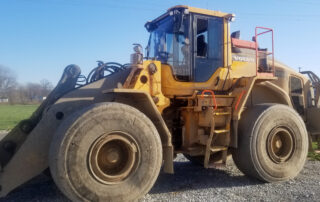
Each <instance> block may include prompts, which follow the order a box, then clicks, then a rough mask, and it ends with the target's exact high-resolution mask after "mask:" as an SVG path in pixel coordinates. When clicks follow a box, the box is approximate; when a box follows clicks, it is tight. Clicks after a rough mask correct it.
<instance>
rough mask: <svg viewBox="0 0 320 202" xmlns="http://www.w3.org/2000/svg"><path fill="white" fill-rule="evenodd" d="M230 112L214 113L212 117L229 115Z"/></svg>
mask: <svg viewBox="0 0 320 202" xmlns="http://www.w3.org/2000/svg"><path fill="white" fill-rule="evenodd" d="M230 114H231V113H230V112H214V113H213V115H216V116H225V115H230Z"/></svg>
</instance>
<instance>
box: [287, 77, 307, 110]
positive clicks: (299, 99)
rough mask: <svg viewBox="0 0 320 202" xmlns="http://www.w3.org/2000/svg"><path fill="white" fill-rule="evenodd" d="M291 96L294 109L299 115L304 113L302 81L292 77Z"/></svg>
mask: <svg viewBox="0 0 320 202" xmlns="http://www.w3.org/2000/svg"><path fill="white" fill-rule="evenodd" d="M290 94H291V95H290V96H291V99H292V102H293V105H294V108H295V109H296V110H297V112H298V113H299V114H303V113H304V99H303V85H302V81H301V79H299V78H298V77H295V76H290Z"/></svg>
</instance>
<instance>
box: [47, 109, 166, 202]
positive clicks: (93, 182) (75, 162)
mask: <svg viewBox="0 0 320 202" xmlns="http://www.w3.org/2000/svg"><path fill="white" fill-rule="evenodd" d="M161 163H162V146H161V140H160V137H159V134H158V132H157V130H156V128H155V126H154V125H153V123H152V122H151V121H150V119H149V118H148V117H146V116H145V115H144V114H143V113H141V112H140V111H138V110H137V109H135V108H133V107H131V106H128V105H124V104H120V103H101V104H94V105H92V106H90V107H88V108H86V109H84V110H81V111H79V112H76V113H75V114H73V115H71V116H70V117H69V118H68V119H67V120H66V121H64V122H63V123H62V124H61V126H60V127H59V128H58V130H57V132H56V134H55V136H54V140H53V142H52V145H51V148H50V154H49V164H50V170H51V173H52V176H53V179H54V181H55V183H56V184H57V186H58V187H59V188H60V190H61V191H62V192H63V193H64V194H65V195H66V196H67V197H68V198H69V199H71V200H72V201H134V200H137V199H139V198H141V197H142V196H144V195H145V194H146V193H147V192H148V191H149V190H150V189H151V188H152V186H153V184H154V183H155V181H156V179H157V177H158V175H159V171H160V167H161Z"/></svg>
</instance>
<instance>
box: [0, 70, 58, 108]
mask: <svg viewBox="0 0 320 202" xmlns="http://www.w3.org/2000/svg"><path fill="white" fill-rule="evenodd" d="M52 89H53V85H52V83H51V82H49V81H48V80H47V79H42V80H41V81H40V82H38V83H34V82H29V83H26V84H19V83H18V81H17V77H16V74H15V73H14V72H13V71H12V70H11V69H10V68H7V67H4V66H0V101H1V100H2V101H7V102H9V103H10V104H31V103H39V102H41V101H43V99H45V98H46V97H47V96H48V94H49V93H50V92H51V90H52Z"/></svg>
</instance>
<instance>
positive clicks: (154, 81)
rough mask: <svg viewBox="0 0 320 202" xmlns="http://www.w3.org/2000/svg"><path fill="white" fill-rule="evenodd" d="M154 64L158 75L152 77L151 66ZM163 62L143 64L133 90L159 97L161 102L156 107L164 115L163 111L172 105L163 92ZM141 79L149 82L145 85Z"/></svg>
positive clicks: (145, 62) (146, 62)
mask: <svg viewBox="0 0 320 202" xmlns="http://www.w3.org/2000/svg"><path fill="white" fill-rule="evenodd" d="M150 63H154V64H155V65H156V67H157V71H156V73H154V74H153V75H151V74H150V73H149V68H148V66H149V64H150ZM161 72H162V71H161V62H160V61H152V60H147V61H144V62H143V66H142V70H141V72H140V74H139V76H138V79H137V81H136V83H135V84H134V87H133V89H136V90H142V91H145V92H147V93H149V94H150V95H151V97H153V98H154V97H157V98H158V99H159V101H158V102H157V103H156V106H157V108H158V110H159V112H160V113H162V111H163V109H165V108H166V107H168V106H169V105H170V100H169V99H168V98H166V97H165V96H164V95H163V94H162V91H161ZM141 77H146V78H147V82H146V83H143V82H142V81H141V80H142V79H141Z"/></svg>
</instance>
